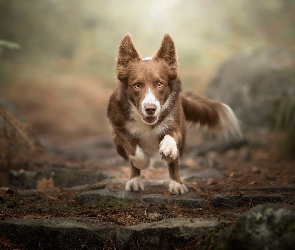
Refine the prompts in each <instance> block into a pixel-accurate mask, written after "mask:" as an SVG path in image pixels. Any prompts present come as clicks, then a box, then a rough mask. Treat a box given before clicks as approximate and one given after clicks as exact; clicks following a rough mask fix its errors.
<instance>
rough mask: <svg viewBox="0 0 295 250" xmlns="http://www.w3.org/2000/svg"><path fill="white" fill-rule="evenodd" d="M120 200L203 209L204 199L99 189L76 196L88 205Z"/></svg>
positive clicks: (194, 196)
mask: <svg viewBox="0 0 295 250" xmlns="http://www.w3.org/2000/svg"><path fill="white" fill-rule="evenodd" d="M111 199H120V200H123V201H127V202H129V201H143V202H146V203H149V204H169V205H172V204H178V205H179V206H182V207H185V208H199V207H203V205H204V199H203V198H201V196H199V195H197V194H195V193H192V192H190V193H187V194H183V195H170V196H169V197H166V196H165V195H164V194H140V193H137V192H128V191H123V190H111V189H107V188H105V189H99V190H92V191H86V192H82V193H80V194H78V195H77V196H76V201H77V202H79V203H84V204H87V203H88V204H89V203H93V204H95V203H97V202H100V201H103V200H111Z"/></svg>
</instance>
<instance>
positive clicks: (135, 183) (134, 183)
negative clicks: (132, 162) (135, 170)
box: [125, 176, 144, 191]
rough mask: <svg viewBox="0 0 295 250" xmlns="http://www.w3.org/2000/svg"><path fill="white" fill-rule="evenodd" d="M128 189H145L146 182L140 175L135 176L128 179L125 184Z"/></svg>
mask: <svg viewBox="0 0 295 250" xmlns="http://www.w3.org/2000/svg"><path fill="white" fill-rule="evenodd" d="M125 190H126V191H140V190H144V184H143V181H142V179H141V177H140V176H137V177H134V178H132V179H131V180H129V181H127V183H126V185H125Z"/></svg>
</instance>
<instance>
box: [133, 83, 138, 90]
mask: <svg viewBox="0 0 295 250" xmlns="http://www.w3.org/2000/svg"><path fill="white" fill-rule="evenodd" d="M133 87H134V89H135V90H137V89H140V83H138V82H137V83H135V84H134V85H133Z"/></svg>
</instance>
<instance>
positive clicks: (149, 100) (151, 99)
mask: <svg viewBox="0 0 295 250" xmlns="http://www.w3.org/2000/svg"><path fill="white" fill-rule="evenodd" d="M146 104H154V105H155V106H156V111H155V114H154V116H158V115H159V113H160V111H161V105H160V102H159V101H158V100H157V98H156V97H155V95H154V94H153V93H152V91H151V89H150V88H149V89H148V92H147V94H146V95H145V97H144V99H143V100H142V103H141V112H142V114H144V115H146V116H148V114H147V113H146V111H145V108H144V106H145V105H146ZM157 121H158V119H157V120H156V121H155V122H153V123H151V125H153V124H155V123H156V122H157Z"/></svg>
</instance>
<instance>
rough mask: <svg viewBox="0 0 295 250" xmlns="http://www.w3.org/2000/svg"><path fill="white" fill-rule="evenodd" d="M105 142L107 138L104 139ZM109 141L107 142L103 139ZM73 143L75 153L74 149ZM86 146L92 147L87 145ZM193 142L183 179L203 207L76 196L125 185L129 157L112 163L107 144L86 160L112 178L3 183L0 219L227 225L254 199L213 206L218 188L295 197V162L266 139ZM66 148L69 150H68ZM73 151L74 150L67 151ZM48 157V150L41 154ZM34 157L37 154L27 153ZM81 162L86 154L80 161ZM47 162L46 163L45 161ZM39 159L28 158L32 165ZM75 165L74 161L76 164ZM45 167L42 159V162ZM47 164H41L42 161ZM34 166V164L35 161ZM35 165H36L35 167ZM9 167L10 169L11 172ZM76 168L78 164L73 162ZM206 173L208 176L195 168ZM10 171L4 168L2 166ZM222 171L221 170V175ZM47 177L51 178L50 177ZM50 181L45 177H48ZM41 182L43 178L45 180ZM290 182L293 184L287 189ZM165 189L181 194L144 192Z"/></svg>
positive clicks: (4, 242)
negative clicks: (96, 160)
mask: <svg viewBox="0 0 295 250" xmlns="http://www.w3.org/2000/svg"><path fill="white" fill-rule="evenodd" d="M104 142H105V139H104ZM102 144H104V143H102ZM73 148H75V147H72V149H71V150H73V153H74V152H75V150H74V149H73ZM86 150H87V149H86ZM195 150H196V149H194V147H193V146H189V147H188V151H189V153H188V154H186V155H185V156H184V159H183V161H182V163H181V167H182V170H181V175H182V177H183V178H184V179H185V180H184V183H185V184H186V185H187V186H189V192H190V193H196V194H199V195H200V196H201V197H202V198H203V199H204V200H205V202H204V205H203V206H202V207H196V208H186V207H183V206H180V205H179V204H177V203H174V204H170V205H167V204H164V205H163V204H149V203H145V202H142V201H132V202H127V201H124V200H101V201H99V202H95V203H94V204H82V203H79V202H78V201H77V200H76V196H77V195H78V194H79V193H81V192H83V191H85V190H95V189H101V188H109V189H111V190H123V189H124V183H125V181H126V180H127V179H128V176H129V166H128V164H127V163H126V162H122V161H121V162H120V161H119V162H117V163H113V164H114V165H116V166H113V167H110V165H108V164H106V162H108V161H110V160H112V159H113V158H116V152H115V149H114V147H107V151H108V153H107V154H108V155H109V156H108V157H105V158H104V159H103V161H102V162H101V163H100V164H93V162H92V161H87V160H85V162H84V167H85V168H87V167H88V168H92V169H93V170H98V169H99V170H101V171H102V172H103V173H104V174H106V175H107V174H108V173H109V177H111V179H107V180H112V181H105V180H104V181H102V182H98V183H94V184H93V183H92V184H91V185H87V184H85V185H82V186H81V185H80V186H76V187H71V188H65V187H62V186H55V185H54V184H53V185H48V183H49V184H50V182H48V179H41V180H40V182H39V185H37V187H36V188H35V189H30V190H24V189H21V188H18V187H12V186H8V187H4V186H3V187H2V188H1V189H0V205H1V206H0V219H1V220H4V219H12V218H26V219H34V218H38V219H40V218H52V217H68V218H72V217H79V218H88V219H91V220H93V221H97V222H111V223H114V224H117V225H121V226H128V225H135V224H139V223H143V222H154V221H161V220H163V219H166V218H177V217H187V218H191V217H193V218H205V219H206V218H218V219H219V220H220V222H222V223H223V224H224V225H226V226H228V225H230V224H231V223H233V222H234V221H235V220H236V218H237V216H239V215H240V214H241V213H243V212H245V211H248V210H249V209H250V208H252V207H253V206H254V205H255V204H254V203H253V202H251V201H250V202H249V203H247V204H243V205H242V206H236V207H226V206H219V205H218V206H212V204H210V200H212V197H213V196H214V195H216V194H227V195H233V194H234V195H252V194H267V195H269V194H271V193H275V194H280V195H281V194H283V195H284V194H287V195H288V196H286V197H291V198H292V197H293V198H292V199H285V200H282V201H281V202H282V203H289V204H290V203H291V204H293V203H294V193H295V162H294V161H291V160H286V159H284V158H280V157H279V156H278V155H277V154H275V153H274V152H273V150H272V149H271V148H270V147H267V146H266V145H264V146H262V145H259V146H257V145H253V144H252V145H249V144H248V145H244V144H242V145H241V146H240V147H239V148H236V149H230V150H227V151H226V152H216V150H209V151H208V152H207V153H205V155H203V156H194V155H193V152H196V151H195ZM64 152H66V151H64ZM67 153H69V151H67ZM42 157H43V158H40V159H43V163H44V162H45V160H44V155H43V156H42ZM62 157H63V156H62V154H60V155H59V156H58V157H57V158H54V157H52V156H51V157H46V164H47V165H50V164H51V163H53V162H54V163H55V164H56V163H57V161H59V162H60V164H63V162H70V160H69V159H67V160H63V158H62ZM26 161H27V163H28V162H30V161H31V162H35V161H36V159H26ZM78 162H81V159H80V160H79V161H78ZM44 164H45V163H44ZM33 165H34V164H31V165H30V164H26V166H27V170H29V169H30V166H31V168H32V166H33ZM154 165H155V166H154V167H150V168H149V169H147V170H146V171H144V179H145V181H146V182H147V183H148V182H149V180H152V181H156V182H159V183H164V184H165V178H167V177H168V175H167V168H166V167H165V166H164V165H160V166H159V163H157V162H156V163H155V164H154ZM73 166H74V165H73ZM39 167H40V164H39ZM41 167H42V166H41ZM33 168H34V167H33ZM35 168H36V167H35ZM8 171H9V169H7V171H6V173H7V172H8ZM73 171H75V167H73ZM194 171H195V172H196V173H207V175H204V176H203V177H202V176H200V175H194V174H192V173H194ZM2 174H5V171H3V172H2ZM220 174H221V175H220ZM46 180H47V182H46ZM44 182H45V183H44ZM42 183H43V184H44V185H43V186H42ZM286 187H289V188H290V189H289V190H286ZM148 193H149V194H151V193H153V194H156V193H160V194H164V195H165V196H166V197H168V198H169V197H170V198H173V197H176V195H172V194H169V192H168V191H167V189H166V188H163V186H154V187H150V188H147V190H145V191H143V192H141V194H148ZM0 246H2V247H6V248H7V249H12V248H13V244H11V243H9V241H8V239H6V238H5V235H4V236H2V238H0Z"/></svg>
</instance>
